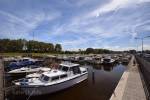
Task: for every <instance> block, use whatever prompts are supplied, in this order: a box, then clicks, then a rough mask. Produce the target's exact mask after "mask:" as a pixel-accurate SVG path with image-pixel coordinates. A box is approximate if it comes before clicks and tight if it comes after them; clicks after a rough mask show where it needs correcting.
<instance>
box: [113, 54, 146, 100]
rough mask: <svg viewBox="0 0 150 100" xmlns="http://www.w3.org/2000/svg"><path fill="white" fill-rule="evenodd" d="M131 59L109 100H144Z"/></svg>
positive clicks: (136, 68) (138, 77) (138, 75)
mask: <svg viewBox="0 0 150 100" xmlns="http://www.w3.org/2000/svg"><path fill="white" fill-rule="evenodd" d="M134 60H135V58H134V56H133V57H132V59H131V61H130V62H129V65H128V68H127V70H126V71H125V72H124V74H123V75H122V77H121V79H120V81H119V83H118V85H117V87H116V89H115V91H114V93H113V94H112V96H111V98H110V100H146V96H145V93H144V88H143V85H142V81H141V77H140V73H139V70H138V66H137V64H135V65H134V64H133V62H134Z"/></svg>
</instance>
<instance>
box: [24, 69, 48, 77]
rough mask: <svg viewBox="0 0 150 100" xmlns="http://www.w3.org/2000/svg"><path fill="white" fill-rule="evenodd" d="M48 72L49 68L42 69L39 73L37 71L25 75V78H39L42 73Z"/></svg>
mask: <svg viewBox="0 0 150 100" xmlns="http://www.w3.org/2000/svg"><path fill="white" fill-rule="evenodd" d="M50 70H51V68H46V67H45V68H44V67H43V68H41V69H40V70H39V71H37V72H36V73H32V74H28V75H26V78H39V77H40V76H41V74H42V73H43V72H48V71H50Z"/></svg>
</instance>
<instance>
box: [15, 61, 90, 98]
mask: <svg viewBox="0 0 150 100" xmlns="http://www.w3.org/2000/svg"><path fill="white" fill-rule="evenodd" d="M87 78H88V71H87V68H83V67H80V66H79V64H73V63H62V64H60V65H59V68H58V69H52V70H50V71H48V72H44V73H42V74H41V76H40V77H39V78H24V79H20V80H17V81H14V82H13V83H14V84H15V85H17V86H19V87H20V88H21V89H22V90H23V91H24V92H25V94H26V95H30V96H36V95H44V94H49V93H54V92H57V91H60V90H63V89H66V88H69V87H71V86H73V85H75V84H77V83H80V82H82V81H84V80H86V79H87Z"/></svg>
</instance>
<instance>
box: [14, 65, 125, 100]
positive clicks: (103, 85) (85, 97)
mask: <svg viewBox="0 0 150 100" xmlns="http://www.w3.org/2000/svg"><path fill="white" fill-rule="evenodd" d="M84 66H86V67H88V72H89V75H88V79H87V80H85V81H83V82H81V83H79V84H77V85H75V86H73V87H70V88H68V89H65V90H62V91H59V92H57V93H53V94H49V95H44V96H37V97H31V98H30V100H42V99H43V100H109V98H110V96H111V94H112V93H113V91H114V89H115V87H116V85H117V84H118V82H119V79H120V78H121V75H122V74H123V72H124V70H125V69H126V67H125V66H124V65H121V64H119V65H114V66H110V65H109V66H100V65H97V66H96V65H84ZM27 98H28V97H23V96H21V97H14V96H13V100H14V99H15V100H17V99H18V100H20V99H24V100H26V99H27Z"/></svg>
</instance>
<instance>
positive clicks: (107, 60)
mask: <svg viewBox="0 0 150 100" xmlns="http://www.w3.org/2000/svg"><path fill="white" fill-rule="evenodd" d="M101 62H102V64H113V63H114V62H115V60H114V59H112V58H111V57H104V58H102V59H101Z"/></svg>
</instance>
